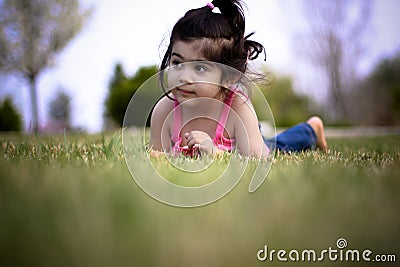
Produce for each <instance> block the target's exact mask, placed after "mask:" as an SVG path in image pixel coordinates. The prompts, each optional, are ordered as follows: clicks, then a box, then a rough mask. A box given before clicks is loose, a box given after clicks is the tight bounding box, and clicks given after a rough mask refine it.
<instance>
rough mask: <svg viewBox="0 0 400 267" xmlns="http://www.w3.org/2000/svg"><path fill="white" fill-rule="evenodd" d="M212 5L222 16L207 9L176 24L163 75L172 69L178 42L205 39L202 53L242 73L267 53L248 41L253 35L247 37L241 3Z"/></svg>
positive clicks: (235, 0) (221, 1)
mask: <svg viewBox="0 0 400 267" xmlns="http://www.w3.org/2000/svg"><path fill="white" fill-rule="evenodd" d="M211 3H212V5H214V6H215V7H218V9H219V10H220V12H221V13H214V12H213V11H212V9H211V8H210V7H209V6H208V5H206V6H204V7H201V8H197V9H191V10H189V11H188V12H186V14H185V15H184V16H183V17H182V18H180V19H179V20H178V22H177V23H176V24H175V26H174V27H173V29H172V33H171V37H170V42H169V45H168V48H167V51H166V52H165V55H164V58H163V60H162V62H161V66H160V70H161V71H162V70H164V69H166V68H167V67H168V66H169V64H170V59H171V52H172V47H173V45H174V43H175V41H178V40H179V41H184V42H191V41H194V40H202V39H203V40H204V41H203V42H202V45H201V47H200V53H201V54H202V55H203V56H204V57H205V58H207V59H208V60H210V61H213V62H218V63H221V64H225V65H228V66H230V67H232V68H235V69H237V70H238V71H240V72H242V73H245V72H246V70H247V61H248V60H253V59H255V58H257V57H258V55H259V54H260V53H261V52H262V51H263V50H264V47H263V46H262V45H261V44H260V43H258V42H255V41H251V40H248V38H249V37H250V36H251V35H252V34H253V33H251V34H249V35H248V36H246V37H245V36H244V32H245V17H244V14H243V8H242V2H241V1H240V0H214V1H212V2H211Z"/></svg>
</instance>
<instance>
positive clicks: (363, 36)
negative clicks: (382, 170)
mask: <svg viewBox="0 0 400 267" xmlns="http://www.w3.org/2000/svg"><path fill="white" fill-rule="evenodd" d="M245 3H246V6H247V8H246V9H245V15H246V19H247V24H246V31H247V33H250V32H252V31H255V32H256V34H255V35H254V36H253V39H254V40H256V41H259V42H261V43H262V44H263V45H264V46H265V48H266V61H263V58H262V57H261V58H260V59H257V60H256V62H254V66H253V67H254V68H256V69H257V70H260V71H264V72H266V73H268V78H269V79H270V81H271V85H270V86H264V87H261V88H260V89H261V90H262V91H263V93H264V95H265V96H266V98H267V100H268V102H269V103H270V106H271V109H272V112H273V114H274V116H275V122H276V124H277V126H289V125H293V124H295V123H298V122H300V121H302V120H305V119H306V118H307V117H308V116H309V115H311V114H319V115H320V116H321V117H323V119H324V120H325V121H326V123H327V124H329V125H342V126H343V125H344V126H349V125H357V126H360V125H385V126H387V125H399V124H400V33H399V31H398V29H397V25H398V22H399V21H398V20H399V19H398V14H397V13H398V10H400V2H399V1H397V0H380V1H377V0H375V1H373V0H358V1H357V0H348V1H338V0H337V1H334V0H327V1H317V0H304V1H295V0H279V1H278V0H268V1H256V0H247V1H245ZM205 4H206V2H204V1H200V0H194V1H178V0H170V1H161V2H160V1H156V0H148V1H142V2H137V1H128V0H116V1H106V0H100V1H95V0H52V1H44V0H42V1H37V0H31V1H26V0H12V1H11V0H0V130H3V131H5V130H12V131H24V132H34V131H40V132H63V131H64V130H68V131H79V132H88V133H97V132H101V131H104V130H109V129H115V128H116V127H119V126H120V125H121V122H122V118H123V115H124V112H125V108H126V106H127V104H128V102H129V100H130V98H131V96H132V95H133V93H134V92H135V90H136V89H137V88H138V87H139V86H140V85H141V84H142V83H143V82H144V81H145V80H146V79H147V78H149V77H150V76H151V75H153V74H154V73H155V72H157V66H158V64H159V62H160V61H161V57H162V56H163V52H164V51H165V47H166V45H167V41H168V36H169V32H170V30H171V29H172V27H173V25H174V23H175V22H176V21H177V20H178V19H179V18H180V17H181V16H183V15H184V13H185V12H186V11H187V10H189V9H191V8H198V7H201V6H204V5H205ZM261 119H262V118H261Z"/></svg>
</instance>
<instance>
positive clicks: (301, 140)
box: [264, 123, 317, 152]
mask: <svg viewBox="0 0 400 267" xmlns="http://www.w3.org/2000/svg"><path fill="white" fill-rule="evenodd" d="M264 142H265V143H266V144H267V146H268V147H269V148H270V149H271V150H274V149H275V148H277V149H279V150H281V151H283V152H301V151H305V150H307V149H315V148H316V146H317V137H316V135H315V132H314V129H313V128H312V127H311V126H310V125H309V124H308V123H300V124H297V125H296V126H293V127H291V128H289V129H287V130H286V131H284V132H282V133H280V134H278V135H276V136H275V137H272V138H269V139H266V138H265V137H264ZM275 142H276V143H275Z"/></svg>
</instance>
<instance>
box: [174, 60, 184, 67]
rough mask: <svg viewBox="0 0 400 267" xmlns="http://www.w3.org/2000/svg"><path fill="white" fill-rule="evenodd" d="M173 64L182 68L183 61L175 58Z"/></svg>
mask: <svg viewBox="0 0 400 267" xmlns="http://www.w3.org/2000/svg"><path fill="white" fill-rule="evenodd" d="M172 66H174V67H177V68H181V67H182V62H180V61H179V60H173V61H172Z"/></svg>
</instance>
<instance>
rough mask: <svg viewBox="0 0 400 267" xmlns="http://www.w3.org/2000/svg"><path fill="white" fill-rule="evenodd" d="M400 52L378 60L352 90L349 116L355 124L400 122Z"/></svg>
mask: <svg viewBox="0 0 400 267" xmlns="http://www.w3.org/2000/svg"><path fill="white" fill-rule="evenodd" d="M399 74H400V52H398V53H397V54H396V55H395V56H393V57H389V58H385V59H383V60H381V61H380V62H379V63H378V65H377V66H376V67H375V69H374V70H373V71H372V72H371V74H370V75H369V76H368V77H367V78H366V79H365V80H363V81H362V82H361V83H359V84H358V87H357V88H356V90H355V92H354V93H353V96H352V97H353V98H352V100H353V102H356V103H357V105H353V110H352V119H353V121H354V123H357V124H372V125H396V124H400V75H399Z"/></svg>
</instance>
